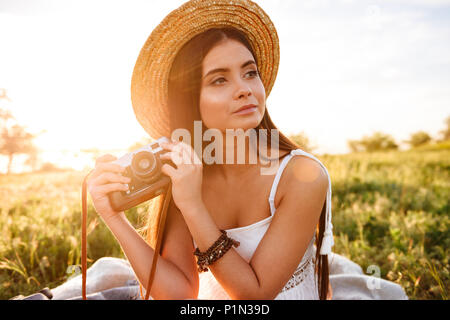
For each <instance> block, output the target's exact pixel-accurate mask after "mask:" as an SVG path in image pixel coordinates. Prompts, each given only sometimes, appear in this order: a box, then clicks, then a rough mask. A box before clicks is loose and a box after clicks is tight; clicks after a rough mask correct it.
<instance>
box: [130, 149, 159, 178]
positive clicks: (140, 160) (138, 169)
mask: <svg viewBox="0 0 450 320" xmlns="http://www.w3.org/2000/svg"><path fill="white" fill-rule="evenodd" d="M158 167H159V165H158V162H157V160H156V158H155V155H154V154H153V153H151V152H148V151H141V152H138V153H136V154H135V155H134V157H133V160H132V161H131V170H132V171H133V173H134V175H135V176H136V177H137V178H138V179H140V180H143V181H145V182H151V181H152V180H154V179H155V178H157V177H158V175H159V170H158Z"/></svg>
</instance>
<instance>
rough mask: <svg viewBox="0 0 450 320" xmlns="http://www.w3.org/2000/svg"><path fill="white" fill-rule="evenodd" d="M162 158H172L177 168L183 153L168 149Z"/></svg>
mask: <svg viewBox="0 0 450 320" xmlns="http://www.w3.org/2000/svg"><path fill="white" fill-rule="evenodd" d="M162 158H163V159H168V160H172V162H173V163H174V164H175V165H176V166H177V168H178V167H179V166H180V165H182V164H183V162H184V160H183V155H182V154H180V153H179V152H176V151H170V152H167V153H165V154H164V155H163V157H162Z"/></svg>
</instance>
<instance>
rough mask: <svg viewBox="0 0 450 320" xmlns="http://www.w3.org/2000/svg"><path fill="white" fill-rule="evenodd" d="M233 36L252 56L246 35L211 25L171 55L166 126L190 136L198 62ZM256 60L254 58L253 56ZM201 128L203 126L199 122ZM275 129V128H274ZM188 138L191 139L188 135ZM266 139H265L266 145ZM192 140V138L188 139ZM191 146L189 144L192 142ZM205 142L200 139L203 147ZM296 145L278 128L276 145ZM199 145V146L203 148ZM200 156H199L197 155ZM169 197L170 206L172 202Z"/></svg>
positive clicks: (153, 228) (322, 273)
mask: <svg viewBox="0 0 450 320" xmlns="http://www.w3.org/2000/svg"><path fill="white" fill-rule="evenodd" d="M226 39H233V40H237V41H239V42H241V43H242V44H243V45H245V46H246V47H247V49H248V50H249V51H250V52H251V53H252V55H253V57H254V58H255V54H254V51H253V48H252V47H251V45H250V43H249V41H248V40H247V38H246V36H245V35H244V34H243V33H241V32H240V31H238V30H236V29H233V28H220V29H219V28H213V29H209V30H207V31H205V32H203V33H201V34H199V35H197V36H195V37H194V38H193V39H191V40H190V41H189V42H188V43H186V44H185V45H184V46H183V48H182V49H181V50H180V51H179V53H178V55H177V57H176V58H175V60H174V62H173V64H172V68H171V70H170V76H169V103H168V105H169V112H170V121H171V122H170V130H171V132H173V130H175V129H178V128H184V129H187V130H188V131H189V132H190V134H191V137H194V121H201V116H200V111H199V99H200V89H201V76H202V62H203V59H204V57H205V56H206V55H207V54H208V52H209V51H210V50H211V49H212V48H213V47H214V46H216V45H217V44H218V43H219V42H221V41H223V40H226ZM255 61H256V59H255ZM258 70H259V69H258ZM202 126H203V128H202V130H203V132H204V131H205V129H207V128H206V127H205V126H204V124H203V122H202ZM254 129H256V130H257V132H259V130H258V129H265V130H263V132H266V133H267V136H269V137H270V136H271V131H272V130H278V129H277V127H276V126H275V124H274V123H273V122H272V119H271V118H270V116H269V113H268V111H267V108H266V109H265V113H264V116H263V119H262V120H261V122H260V123H259V125H258V126H257V127H256V128H254ZM278 132H279V130H278ZM191 140H192V139H191ZM270 140H271V139H267V142H268V144H269V146H270ZM191 143H192V144H193V142H191ZM192 147H193V146H192ZM204 147H205V142H203V149H204ZM298 148H300V146H299V145H297V144H296V143H295V142H293V141H291V140H290V139H289V138H287V137H286V136H285V135H283V134H282V133H281V132H279V149H280V150H285V151H291V150H294V149H298ZM203 149H202V150H203ZM201 158H203V157H201ZM162 202H163V197H162V196H160V197H158V198H155V199H153V200H152V203H151V207H150V214H149V215H148V222H147V228H146V233H147V241H149V243H150V244H151V245H152V246H153V247H154V246H155V243H156V234H157V224H156V222H157V221H158V218H159V216H160V214H161V212H160V210H161V208H162ZM173 205H174V203H173V199H172V200H171V203H170V206H173ZM325 205H326V203H324V206H323V208H322V213H321V215H320V220H319V223H318V226H317V229H316V235H317V236H316V247H317V248H318V249H317V250H316V256H315V260H316V264H315V265H316V266H315V273H316V275H317V276H318V293H319V297H320V299H321V300H325V299H326V298H327V293H328V281H329V280H328V275H329V271H328V259H327V256H326V255H320V254H319V251H320V250H319V248H320V247H321V245H322V239H323V234H324V230H325V209H326V208H325Z"/></svg>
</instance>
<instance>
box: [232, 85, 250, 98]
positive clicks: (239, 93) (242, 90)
mask: <svg viewBox="0 0 450 320" xmlns="http://www.w3.org/2000/svg"><path fill="white" fill-rule="evenodd" d="M251 95H252V90H251V88H250V86H249V85H248V83H245V82H244V81H242V80H241V81H239V82H238V84H237V88H236V94H235V98H238V99H240V98H242V97H246V96H251Z"/></svg>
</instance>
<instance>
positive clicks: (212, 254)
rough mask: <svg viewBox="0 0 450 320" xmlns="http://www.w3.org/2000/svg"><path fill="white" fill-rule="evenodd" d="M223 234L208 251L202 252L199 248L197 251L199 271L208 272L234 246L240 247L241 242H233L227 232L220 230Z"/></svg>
mask: <svg viewBox="0 0 450 320" xmlns="http://www.w3.org/2000/svg"><path fill="white" fill-rule="evenodd" d="M220 232H222V234H221V235H220V237H219V239H217V241H216V242H214V244H213V245H212V246H211V247H209V248H208V250H206V252H200V250H199V249H198V248H196V249H195V251H194V255H196V256H197V265H198V271H199V272H203V271H208V266H209V265H211V264H213V263H214V262H216V261H217V260H219V259H220V258H221V257H222V256H223V255H224V254H225V253H226V252H227V251H228V250H230V248H231V247H232V246H235V247H238V246H239V245H240V243H239V241H236V240H233V239H231V238H229V237H228V236H227V233H226V231H225V230H220Z"/></svg>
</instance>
